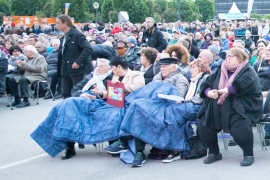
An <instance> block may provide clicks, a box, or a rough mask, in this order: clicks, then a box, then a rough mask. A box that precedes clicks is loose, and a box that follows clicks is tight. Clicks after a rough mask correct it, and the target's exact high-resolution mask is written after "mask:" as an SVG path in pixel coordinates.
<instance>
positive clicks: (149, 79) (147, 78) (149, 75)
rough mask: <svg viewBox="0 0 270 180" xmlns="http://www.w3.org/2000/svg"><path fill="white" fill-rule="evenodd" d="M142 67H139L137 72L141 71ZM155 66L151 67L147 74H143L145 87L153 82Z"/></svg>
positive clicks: (136, 68) (136, 69)
mask: <svg viewBox="0 0 270 180" xmlns="http://www.w3.org/2000/svg"><path fill="white" fill-rule="evenodd" d="M141 67H142V65H138V66H136V67H135V69H134V70H135V71H140V69H141ZM154 76H155V75H154V65H152V66H151V67H149V68H148V69H147V70H146V72H145V73H144V74H143V77H144V80H145V85H146V84H148V83H150V82H152V81H153V78H154Z"/></svg>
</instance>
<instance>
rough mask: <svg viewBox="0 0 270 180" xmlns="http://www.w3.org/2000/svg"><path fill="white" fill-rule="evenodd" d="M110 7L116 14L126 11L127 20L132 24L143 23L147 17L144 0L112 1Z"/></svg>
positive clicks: (147, 9) (147, 11)
mask: <svg viewBox="0 0 270 180" xmlns="http://www.w3.org/2000/svg"><path fill="white" fill-rule="evenodd" d="M112 5H113V10H114V11H116V12H120V11H127V13H128V15H129V20H130V21H131V22H133V23H141V22H144V20H145V18H146V17H148V16H149V8H148V7H147V6H146V0H136V1H133V0H113V1H112Z"/></svg>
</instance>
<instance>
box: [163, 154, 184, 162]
mask: <svg viewBox="0 0 270 180" xmlns="http://www.w3.org/2000/svg"><path fill="white" fill-rule="evenodd" d="M179 159H181V155H180V153H179V152H177V153H176V154H174V152H172V153H171V154H170V155H169V156H168V157H167V158H166V159H163V160H162V162H164V163H170V162H173V161H176V160H179Z"/></svg>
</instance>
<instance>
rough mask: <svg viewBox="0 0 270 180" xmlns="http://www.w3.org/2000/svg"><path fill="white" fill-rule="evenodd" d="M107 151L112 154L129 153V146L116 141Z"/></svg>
mask: <svg viewBox="0 0 270 180" xmlns="http://www.w3.org/2000/svg"><path fill="white" fill-rule="evenodd" d="M105 150H106V151H107V152H108V153H111V154H119V153H121V152H127V151H128V146H126V145H124V144H123V143H122V142H121V140H120V139H118V140H117V141H115V142H114V143H113V144H112V145H110V146H107V147H106V148H105Z"/></svg>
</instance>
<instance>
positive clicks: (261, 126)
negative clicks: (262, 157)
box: [259, 124, 267, 151]
mask: <svg viewBox="0 0 270 180" xmlns="http://www.w3.org/2000/svg"><path fill="white" fill-rule="evenodd" d="M259 125H260V126H259V127H260V134H261V139H262V141H261V142H262V149H263V150H265V151H266V150H267V147H266V143H265V137H264V131H263V127H264V125H263V124H259Z"/></svg>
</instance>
